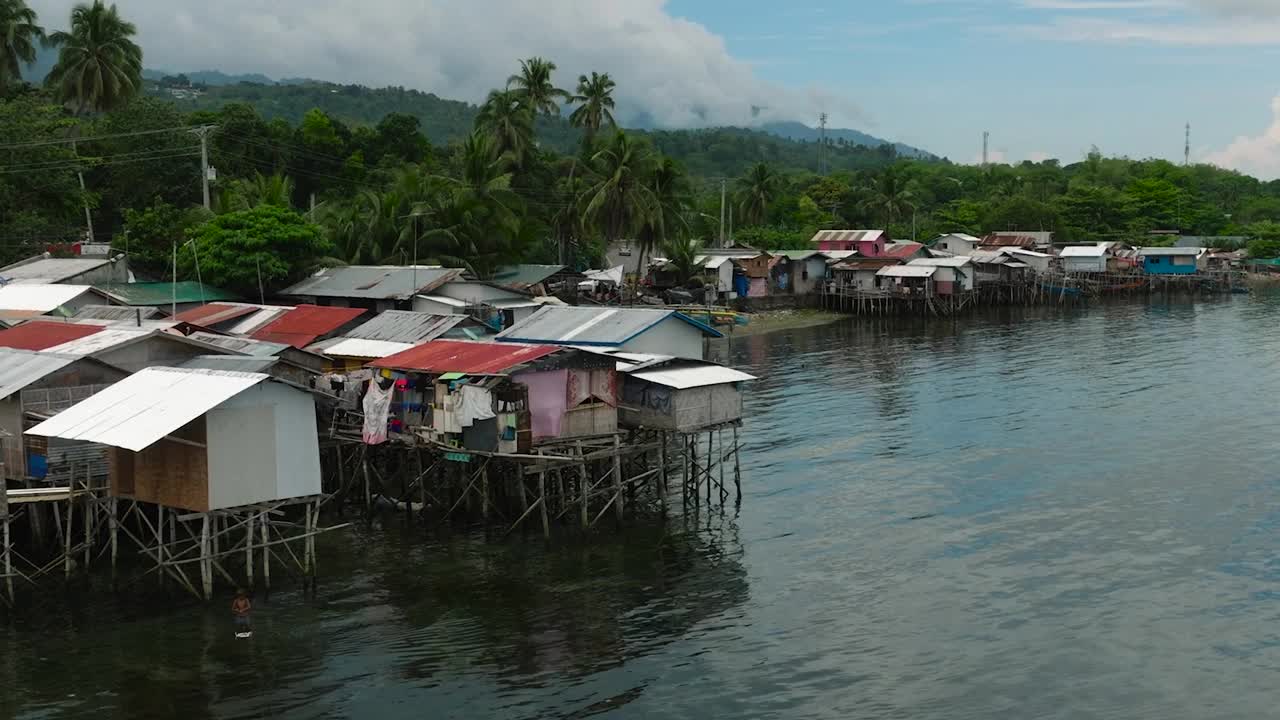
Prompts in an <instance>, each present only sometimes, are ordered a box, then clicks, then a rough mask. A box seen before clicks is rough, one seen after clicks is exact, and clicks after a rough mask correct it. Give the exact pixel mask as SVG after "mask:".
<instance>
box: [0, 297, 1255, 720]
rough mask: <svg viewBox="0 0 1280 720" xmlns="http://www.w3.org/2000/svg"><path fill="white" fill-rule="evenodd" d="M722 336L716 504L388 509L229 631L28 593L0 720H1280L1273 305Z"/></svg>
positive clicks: (166, 610) (205, 618)
mask: <svg viewBox="0 0 1280 720" xmlns="http://www.w3.org/2000/svg"><path fill="white" fill-rule="evenodd" d="M720 351H721V354H723V355H724V356H725V357H724V359H727V360H729V361H731V362H733V363H735V364H737V365H739V366H741V367H743V368H745V369H747V370H749V371H751V372H753V373H755V374H757V375H760V376H761V378H762V379H761V380H760V381H759V382H758V383H756V384H755V385H754V387H753V388H752V389H751V392H750V395H749V396H748V397H749V399H748V402H747V407H748V413H749V416H750V418H749V420H748V421H747V425H746V428H745V431H746V438H747V439H748V440H749V442H750V447H749V448H748V449H747V450H746V451H745V452H744V454H743V458H742V460H743V476H744V477H743V485H744V487H745V489H746V491H747V492H746V497H745V498H744V500H743V503H742V506H741V509H740V510H738V511H734V509H733V508H732V507H730V508H728V509H727V510H726V512H725V513H724V514H723V515H721V514H719V513H716V514H713V515H711V516H709V517H708V516H707V515H705V514H704V515H702V516H701V517H697V518H692V517H690V518H683V519H682V518H674V519H672V520H671V521H670V522H669V523H668V524H667V525H666V527H665V528H664V527H660V526H656V525H651V526H642V527H634V528H632V529H631V530H630V531H628V532H627V533H625V534H622V535H615V534H612V533H610V534H608V536H606V537H601V538H598V539H597V540H595V541H593V542H592V543H591V544H589V545H586V546H582V545H579V544H577V543H572V542H569V541H560V542H558V543H555V544H553V545H552V546H551V547H544V546H543V544H542V542H541V541H540V540H533V539H530V540H512V541H510V542H507V543H486V542H485V541H484V540H483V538H481V537H475V536H465V535H463V536H455V537H454V538H453V540H451V541H449V542H441V541H439V540H424V539H423V537H422V531H421V530H420V529H419V530H413V529H404V528H403V527H401V525H400V524H399V523H398V522H397V521H396V520H395V519H393V518H388V519H387V521H386V525H385V526H375V527H374V528H372V529H366V528H359V529H353V530H351V531H349V532H344V533H338V534H335V536H332V537H329V538H328V539H327V540H326V541H325V542H324V543H322V545H321V548H320V550H321V559H320V562H321V572H322V578H321V587H320V592H319V594H318V596H317V597H315V598H304V597H302V596H301V595H300V594H299V593H298V592H296V591H295V590H293V589H290V590H288V591H281V592H278V593H276V594H274V595H272V596H271V597H270V598H269V599H266V600H261V599H260V600H259V601H258V603H257V606H256V610H255V637H254V638H253V639H252V640H250V641H237V640H235V639H233V637H232V627H231V624H230V622H229V613H228V612H227V609H226V607H225V605H226V604H225V603H221V602H220V603H218V604H217V605H216V606H215V607H212V608H206V607H204V606H201V605H196V604H191V603H187V602H186V601H185V600H182V601H168V602H163V603H161V602H157V600H156V599H155V598H154V597H153V596H152V595H151V593H152V592H153V590H152V586H153V582H152V581H148V582H146V583H145V584H144V585H143V586H141V587H139V589H138V590H137V593H138V594H137V595H136V596H131V595H126V596H122V597H116V598H107V599H101V598H84V597H68V596H67V595H66V594H64V593H63V592H62V591H61V590H60V589H58V588H57V587H56V586H54V587H52V588H51V589H50V590H49V591H48V592H47V593H46V597H44V598H42V599H41V602H40V606H41V607H39V608H30V607H28V608H27V609H26V610H25V611H24V612H22V613H21V614H20V615H19V616H18V617H17V618H15V619H13V620H12V621H11V622H10V623H9V624H8V625H0V717H9V716H15V717H22V718H70V717H92V718H142V717H177V718H182V719H183V720H196V719H197V718H206V717H207V718H259V717H272V718H341V717H368V718H453V717H456V718H490V717H492V718H584V717H590V716H596V715H600V716H611V717H634V718H662V717H671V718H710V717H761V718H765V717H773V718H948V719H952V718H983V719H987V718H1000V717H1008V718H1015V717H1016V718H1072V719H1079V718H1161V719H1162V720H1172V719H1181V718H1196V719H1200V718H1258V717H1275V716H1276V714H1277V712H1278V711H1277V707H1278V702H1280V700H1278V699H1280V689H1278V688H1280V432H1278V430H1277V427H1276V423H1275V422H1274V421H1275V418H1276V416H1277V411H1278V410H1280V402H1278V401H1280V299H1277V298H1266V297H1259V298H1244V297H1239V298H1235V299H1231V300H1224V301H1217V302H1207V303H1200V304H1190V303H1187V304H1178V303H1174V304H1150V305H1148V304H1124V305H1107V306H1099V307H1094V308H1091V309H1088V310H1084V311H1070V312H1061V311H1057V310H1053V311H1036V312H1035V313H1033V314H1029V315H1023V314H1021V313H1016V314H1012V315H993V316H988V317H984V318H974V319H966V320H962V321H958V322H954V323H953V322H950V321H941V322H934V323H929V324H923V323H896V324H884V325H879V324H869V323H866V322H854V321H848V322H844V323H841V324H837V325H833V326H829V327H824V328H816V329H805V330H795V331H787V332H782V333H777V334H773V335H768V336H762V337H754V338H743V339H739V340H736V341H734V343H733V347H732V348H731V349H726V348H720ZM293 585H294V584H293V583H290V586H291V587H292V586H293ZM228 603H229V598H228Z"/></svg>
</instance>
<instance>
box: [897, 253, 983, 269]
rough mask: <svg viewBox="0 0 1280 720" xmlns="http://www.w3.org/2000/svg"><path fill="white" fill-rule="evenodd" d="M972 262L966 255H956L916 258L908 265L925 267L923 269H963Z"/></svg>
mask: <svg viewBox="0 0 1280 720" xmlns="http://www.w3.org/2000/svg"><path fill="white" fill-rule="evenodd" d="M972 262H973V259H972V258H970V257H969V256H967V255H957V256H956V257H934V258H916V259H915V260H912V261H911V262H909V263H907V264H908V265H914V266H925V267H957V268H958V267H964V266H965V265H968V264H970V263H972Z"/></svg>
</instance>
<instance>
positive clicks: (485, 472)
mask: <svg viewBox="0 0 1280 720" xmlns="http://www.w3.org/2000/svg"><path fill="white" fill-rule="evenodd" d="M480 517H482V518H484V521H485V523H486V524H487V523H488V522H489V463H487V462H485V463H483V464H482V465H481V466H480Z"/></svg>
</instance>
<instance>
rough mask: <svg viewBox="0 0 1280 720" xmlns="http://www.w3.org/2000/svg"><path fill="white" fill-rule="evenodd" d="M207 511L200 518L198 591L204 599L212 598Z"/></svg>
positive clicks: (211, 565) (211, 568) (211, 561)
mask: <svg viewBox="0 0 1280 720" xmlns="http://www.w3.org/2000/svg"><path fill="white" fill-rule="evenodd" d="M209 549H210V547H209V513H203V514H202V516H201V518H200V591H201V592H202V593H203V594H204V599H205V600H206V601H209V600H212V599H213V559H212V558H211V557H210V556H209Z"/></svg>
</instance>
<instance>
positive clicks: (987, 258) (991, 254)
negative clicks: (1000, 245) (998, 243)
mask: <svg viewBox="0 0 1280 720" xmlns="http://www.w3.org/2000/svg"><path fill="white" fill-rule="evenodd" d="M969 258H970V259H971V260H973V261H974V262H975V263H979V264H981V265H1004V264H1005V263H1008V262H1009V256H1008V255H1005V254H1004V253H1002V252H1000V251H999V250H974V251H973V252H971V253H969Z"/></svg>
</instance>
